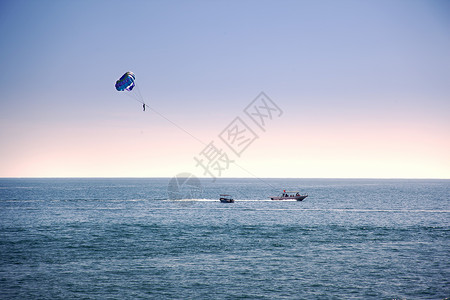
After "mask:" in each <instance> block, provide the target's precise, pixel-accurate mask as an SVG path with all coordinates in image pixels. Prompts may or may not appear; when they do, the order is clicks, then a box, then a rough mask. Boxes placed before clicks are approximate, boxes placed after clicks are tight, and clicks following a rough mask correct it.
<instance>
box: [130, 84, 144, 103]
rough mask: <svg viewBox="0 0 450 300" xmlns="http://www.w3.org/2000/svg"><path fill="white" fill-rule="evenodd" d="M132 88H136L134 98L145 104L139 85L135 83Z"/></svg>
mask: <svg viewBox="0 0 450 300" xmlns="http://www.w3.org/2000/svg"><path fill="white" fill-rule="evenodd" d="M133 90H136V91H135V93H136V98H138V99H139V102H141V103H142V104H145V102H144V97H143V96H142V93H141V89H140V88H139V85H137V84H136V85H135V86H134V88H133Z"/></svg>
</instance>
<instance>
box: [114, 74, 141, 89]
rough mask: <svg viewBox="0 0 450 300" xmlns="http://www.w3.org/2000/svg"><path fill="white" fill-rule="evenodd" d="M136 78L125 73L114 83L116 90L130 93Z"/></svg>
mask: <svg viewBox="0 0 450 300" xmlns="http://www.w3.org/2000/svg"><path fill="white" fill-rule="evenodd" d="M135 80H136V77H135V76H134V74H133V72H126V73H125V74H123V75H122V77H120V78H119V80H117V81H116V90H118V91H131V90H132V89H133V88H134V86H135V85H136V84H135V83H134V81H135Z"/></svg>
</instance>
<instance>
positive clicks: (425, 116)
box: [0, 1, 450, 179]
mask: <svg viewBox="0 0 450 300" xmlns="http://www.w3.org/2000/svg"><path fill="white" fill-rule="evenodd" d="M121 5H123V1H94V2H88V1H77V2H75V1H74V2H68V1H67V2H65V1H64V2H57V1H42V2H41V1H39V2H35V1H20V2H14V3H2V4H0V11H1V12H0V25H1V27H0V28H3V34H2V35H1V36H0V44H1V45H2V47H0V65H1V66H2V73H1V74H0V177H172V176H174V175H176V174H178V173H182V172H191V173H193V174H195V175H196V176H203V175H204V174H203V171H202V169H201V168H199V167H196V162H195V161H194V156H198V155H199V153H200V152H201V151H202V150H203V149H204V147H205V145H204V144H202V143H199V142H198V141H197V140H196V139H194V138H192V137H191V136H190V135H188V134H186V131H187V132H189V133H190V134H191V135H193V136H195V137H196V138H197V139H200V140H201V141H203V142H204V143H209V142H210V141H214V142H215V143H216V144H217V146H219V147H220V148H222V150H223V151H227V153H228V154H229V156H230V157H231V158H232V159H233V160H235V162H236V163H237V164H238V165H239V166H240V167H236V166H234V165H231V166H230V167H229V168H228V169H227V170H225V171H224V172H223V173H222V174H221V176H223V177H252V176H257V177H296V178H297V177H298V178H330V177H332V178H447V179H449V178H450V154H449V153H450V118H449V112H450V56H449V55H448V53H450V26H449V25H450V15H449V13H448V12H449V11H450V5H449V4H448V3H447V2H446V1H394V2H392V1H364V2H363V1H340V2H335V1H281V2H280V1H243V2H242V1H231V2H230V1H214V2H208V1H180V2H176V1H175V2H170V3H165V2H163V1H142V2H140V1H137V2H133V5H132V6H133V9H132V10H130V9H119V8H118V7H120V6H121ZM12 23H14V24H15V25H14V26H10V25H9V24H12ZM129 70H130V71H133V72H134V73H135V74H136V77H137V84H138V85H139V87H140V90H141V92H142V94H143V96H144V99H145V101H146V103H147V104H148V105H149V107H151V108H153V109H155V110H156V111H158V112H159V113H160V114H162V115H163V116H164V117H165V118H166V119H165V118H163V117H161V116H160V115H158V114H156V113H155V112H154V111H152V110H151V109H148V110H147V111H146V112H143V111H142V107H141V106H140V104H139V103H138V102H137V101H134V100H133V99H131V98H129V97H126V96H124V95H123V93H120V92H117V91H115V89H114V83H115V80H117V78H119V77H120V76H121V75H122V74H123V73H124V72H126V71H129ZM261 91H264V92H265V93H266V94H267V95H268V96H269V97H270V98H271V99H272V100H273V101H274V102H275V103H276V104H277V105H278V106H279V107H280V108H281V109H282V110H283V115H282V116H281V117H279V118H274V119H273V120H272V121H270V122H269V123H268V124H267V131H266V132H263V131H260V130H259V129H258V128H256V127H253V129H254V130H255V132H256V133H257V134H258V136H259V138H258V139H257V140H256V141H255V142H254V143H253V144H251V145H250V146H249V147H248V148H247V149H246V150H245V152H244V153H243V154H242V156H241V157H237V156H233V155H232V152H231V151H229V149H227V147H226V145H224V144H223V142H221V141H220V139H219V138H218V135H219V133H221V132H222V130H223V129H224V128H225V127H226V126H227V125H228V124H229V123H230V122H231V121H232V120H233V119H234V118H235V117H237V116H241V117H243V119H244V120H246V121H248V119H245V114H244V113H243V110H244V108H245V107H246V106H247V105H248V104H249V103H250V102H251V101H252V100H253V99H254V98H255V97H256V96H257V95H258V94H259V93H260V92H261ZM167 119H169V120H171V121H172V122H174V123H176V124H178V125H179V126H180V127H182V128H183V130H184V131H182V130H180V129H179V128H177V127H175V126H174V125H173V124H172V123H170V122H169V121H167ZM248 122H249V123H248V124H249V125H251V126H254V124H253V125H252V123H251V122H250V121H248ZM243 169H244V170H247V171H248V172H247V171H244V170H243Z"/></svg>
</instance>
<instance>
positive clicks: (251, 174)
mask: <svg viewBox="0 0 450 300" xmlns="http://www.w3.org/2000/svg"><path fill="white" fill-rule="evenodd" d="M137 101H139V100H137ZM139 102H141V101H139ZM141 103H142V104H143V105H145V107H148V108H149V109H150V110H151V111H153V112H154V113H155V114H157V115H158V116H160V117H161V118H163V119H164V120H166V121H167V122H169V123H171V124H172V125H173V126H175V127H177V128H178V129H180V130H181V131H183V132H184V133H186V134H187V135H189V136H190V137H192V138H193V139H194V140H196V141H197V142H199V143H200V144H202V145H203V146H208V144H206V143H205V142H203V141H202V140H200V139H199V138H197V137H196V136H194V135H193V134H191V133H190V132H188V131H187V130H185V129H184V128H183V127H181V126H180V125H178V124H177V123H175V122H173V121H172V120H170V119H169V118H167V117H166V116H164V115H163V114H162V113H160V112H159V111H157V110H156V109H154V108H152V107H150V106H149V105H147V104H145V103H144V101H142V102H141ZM233 163H234V164H235V165H236V166H237V167H238V168H240V169H241V170H242V171H244V172H246V173H247V174H249V175H250V176H252V177H253V178H255V179H258V180H259V181H261V182H262V183H264V184H266V185H267V186H270V187H271V188H273V189H276V187H274V186H273V185H271V184H270V183H268V182H267V181H265V180H263V179H261V178H259V177H258V176H256V175H255V174H253V173H252V172H250V171H249V170H247V169H246V168H244V167H243V166H241V165H239V164H237V163H236V162H233Z"/></svg>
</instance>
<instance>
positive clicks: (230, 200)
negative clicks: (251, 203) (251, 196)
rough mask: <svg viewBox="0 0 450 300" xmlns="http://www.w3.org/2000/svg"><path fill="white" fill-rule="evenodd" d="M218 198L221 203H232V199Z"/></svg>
mask: <svg viewBox="0 0 450 300" xmlns="http://www.w3.org/2000/svg"><path fill="white" fill-rule="evenodd" d="M219 200H220V202H222V203H234V199H223V198H220V199H219Z"/></svg>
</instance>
